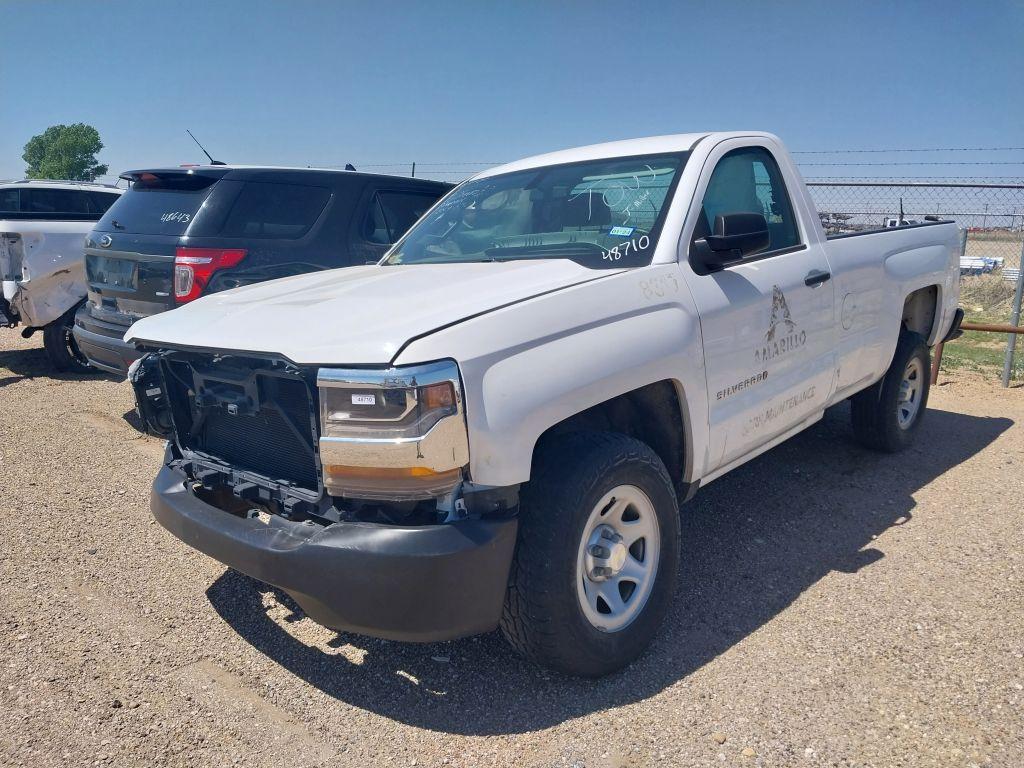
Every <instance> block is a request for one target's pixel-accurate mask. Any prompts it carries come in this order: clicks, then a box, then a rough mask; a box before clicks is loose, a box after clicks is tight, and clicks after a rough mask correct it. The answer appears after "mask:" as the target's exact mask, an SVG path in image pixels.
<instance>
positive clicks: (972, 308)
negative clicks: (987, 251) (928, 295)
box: [960, 273, 1015, 322]
mask: <svg viewBox="0 0 1024 768" xmlns="http://www.w3.org/2000/svg"><path fill="white" fill-rule="evenodd" d="M1014 290H1015V285H1014V284H1013V283H1012V282H1010V281H1009V280H1004V279H1003V278H1002V276H1001V275H999V274H998V273H995V274H988V275H974V276H972V277H965V278H963V281H962V282H961V283H960V306H962V307H963V308H964V314H965V315H966V316H967V317H968V318H969V319H971V320H976V321H981V322H985V321H992V322H995V321H998V322H1006V319H1007V318H1008V317H1009V316H1010V311H1011V308H1012V304H1013V293H1014Z"/></svg>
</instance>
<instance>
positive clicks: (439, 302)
mask: <svg viewBox="0 0 1024 768" xmlns="http://www.w3.org/2000/svg"><path fill="white" fill-rule="evenodd" d="M621 271H623V270H600V271H595V270H592V269H587V268H586V267H582V266H580V265H579V264H575V263H574V262H571V261H567V260H563V259H551V260H543V261H532V260H531V261H511V262H484V263H468V264H403V265H394V266H377V265H372V266H365V267H348V268H346V269H335V270H330V271H327V272H314V273H311V274H305V275H297V276H295V277H288V278H283V279H280V280H272V281H269V282H265V283H257V284H255V285H249V286H245V287H242V288H235V289H234V290H230V291H225V292H223V293H215V294H212V295H210V296H206V297H204V298H201V299H198V300H196V301H194V302H192V303H191V304H187V305H185V306H183V307H180V308H178V309H175V310H173V311H170V312H163V313H161V314H158V315H153V316H152V317H147V318H145V319H143V320H139V321H138V322H136V323H135V324H134V325H133V326H132V327H131V328H130V329H129V330H128V333H126V334H125V337H124V338H125V341H129V342H141V343H144V344H146V345H148V346H169V347H190V348H202V349H217V350H225V351H237V352H262V353H270V354H275V355H281V356H283V357H285V358H287V359H289V360H291V361H293V362H295V363H300V364H317V363H322V364H329V365H366V364H387V363H389V362H390V361H391V360H392V359H394V357H395V356H396V354H397V353H398V351H399V350H400V349H401V348H402V346H404V345H405V344H406V342H408V341H409V340H411V339H414V338H417V337H419V336H423V335H425V334H428V333H430V332H431V331H433V330H436V329H438V328H441V327H443V326H447V325H451V324H452V323H456V322H458V321H460V320H464V319H465V318H468V317H472V316H474V315H479V314H482V313H485V312H489V311H491V310H494V309H497V308H499V307H502V306H506V305H508V304H513V303H515V302H519V301H523V300H525V299H529V298H531V297H533V296H537V295H539V294H542V293H547V292H549V291H554V290H558V289H559V288H566V287H569V286H572V285H576V284H579V283H584V282H587V281H590V280H595V279H599V278H601V277H607V276H608V275H611V274H615V273H617V272H621Z"/></svg>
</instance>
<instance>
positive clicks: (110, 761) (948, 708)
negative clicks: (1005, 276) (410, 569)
mask: <svg viewBox="0 0 1024 768" xmlns="http://www.w3.org/2000/svg"><path fill="white" fill-rule="evenodd" d="M15 339H16V334H15V333H13V332H4V333H3V334H2V336H0V477H2V478H3V481H2V487H3V492H2V501H0V512H2V515H0V541H2V544H0V606H2V609H3V610H2V615H0V643H2V645H3V649H4V650H3V654H2V657H0V763H2V764H3V765H29V766H55V765H125V766H127V765H132V766H134V765H145V766H149V765H173V766H186V765H187V766H221V765H232V764H240V765H246V766H283V765H288V766H331V767H334V766H338V767H340V766H360V768H362V767H363V766H368V765H397V766H411V765H419V766H434V765H459V766H472V765H515V766H534V765H537V766H548V765H558V766H563V765H565V766H570V765H571V766H584V765H586V766H646V765H658V766H661V765H666V766H681V765H709V764H710V765H736V766H753V765H764V766H790V765H796V766H895V765H900V766H918V765H920V766H931V765H935V766H971V765H979V766H985V765H993V766H1019V765H1022V764H1024V716H1022V714H1021V712H1022V705H1024V690H1022V689H1024V619H1022V614H1024V436H1022V435H1024V433H1022V431H1021V429H1020V428H1018V427H1017V425H1016V423H1017V422H1018V421H1019V420H1021V419H1024V392H1022V391H1021V390H1016V389H1015V390H1010V391H1003V390H1001V389H999V388H998V387H997V386H995V385H994V384H992V383H988V382H986V381H985V380H983V379H980V378H966V377H964V376H963V375H961V377H959V378H956V379H954V380H949V379H948V378H946V381H947V382H948V383H946V384H945V385H943V386H940V387H938V388H937V389H935V390H934V391H933V396H932V406H933V410H932V411H931V412H930V413H929V414H928V420H927V422H926V423H925V424H924V425H923V430H924V431H923V434H922V435H921V439H920V440H919V442H918V444H917V447H916V448H915V449H913V450H911V451H909V452H908V453H906V454H903V455H901V456H898V457H893V456H878V455H875V454H871V453H867V452H865V451H863V450H861V449H859V448H857V447H855V446H854V445H853V443H852V441H851V436H850V430H849V428H848V426H847V414H846V412H845V410H844V409H842V408H839V409H836V410H835V412H833V413H830V414H829V415H828V416H827V417H826V419H825V420H824V422H822V423H821V424H819V425H817V426H815V427H814V428H812V429H811V430H809V431H807V432H806V433H804V434H803V435H801V436H799V437H798V438H796V439H795V440H793V441H791V442H790V443H788V444H786V445H783V446H781V447H779V448H778V449H776V450H774V451H772V452H771V453H770V454H768V455H766V456H764V457H762V458H760V459H758V460H756V461H754V462H752V463H750V464H748V465H747V466H745V467H744V468H742V469H740V470H738V471H736V472H734V473H732V474H731V475H729V476H728V477H726V478H723V479H722V480H719V481H718V482H716V483H714V484H713V485H711V486H709V487H708V488H707V489H705V490H703V491H701V493H700V494H699V495H698V497H697V499H696V500H695V501H694V502H693V503H691V504H690V505H688V506H687V507H686V508H685V515H684V520H685V523H684V529H683V537H684V553H683V566H684V567H683V573H682V577H681V579H680V584H679V596H678V599H677V601H676V606H675V609H674V611H673V612H672V614H671V616H670V618H669V621H668V623H667V626H666V627H665V628H664V631H663V633H662V634H661V636H660V639H659V640H658V642H657V643H656V645H655V647H654V648H653V650H652V651H651V652H650V653H649V654H647V655H646V656H645V657H644V658H643V659H642V660H641V661H639V662H638V663H636V664H635V665H633V666H632V667H631V668H629V669H628V670H626V671H625V672H623V673H621V674H619V675H617V676H614V677H611V678H608V679H605V680H601V681H598V682H581V681H575V680H567V679H565V678H562V677H559V676H557V675H554V674H549V673H546V672H544V671H542V670H539V669H537V668H535V667H532V666H530V665H528V664H526V663H524V662H522V661H520V660H519V659H518V658H517V657H515V656H514V655H513V654H512V653H511V652H510V651H509V649H508V648H507V647H506V646H505V645H504V643H503V642H502V641H501V639H500V637H498V636H496V635H492V636H486V637H482V638H478V639H473V640H465V641H460V642H455V643H447V644H438V645H432V646H403V645H398V644H394V643H389V642H384V641H378V640H371V639H367V638H363V637H358V636H349V635H342V636H338V635H336V634H335V633H333V632H329V631H327V630H324V629H322V628H319V627H317V626H316V625H314V624H313V623H312V622H311V621H310V620H309V619H306V618H304V617H303V616H301V615H299V614H297V613H296V612H294V611H293V610H292V606H290V605H289V603H288V601H287V598H285V597H284V596H282V595H280V594H278V593H275V592H274V591H272V590H270V589H269V588H267V587H265V586H263V585H261V584H259V583H256V582H254V581H252V580H250V579H248V578H246V577H244V576H241V575H239V574H237V573H233V572H229V571H227V570H226V569H225V568H224V567H222V566H221V565H219V564H218V563H216V562H214V561H212V560H210V559H208V558H206V557H204V556H202V555H200V554H198V553H196V552H194V551H192V550H190V549H189V548H187V547H186V546H184V545H183V544H181V543H179V542H178V541H177V540H175V539H174V538H173V537H171V535H170V534H168V533H166V532H165V531H164V530H163V529H162V528H160V527H159V526H158V525H156V524H154V523H153V521H152V520H151V518H150V515H149V510H148V502H147V498H148V492H149V482H150V479H151V478H152V476H153V474H154V472H155V470H156V467H157V465H158V462H159V459H160V455H161V452H162V451H161V446H160V445H159V444H158V442H157V441H155V440H151V439H149V438H144V437H140V436H139V435H138V434H137V433H136V432H135V431H134V430H133V429H132V427H131V426H130V425H129V424H128V423H127V422H126V420H125V418H124V416H125V414H126V412H128V411H129V409H130V406H131V399H130V392H129V389H128V387H127V385H126V384H123V383H117V382H115V381H113V380H110V379H106V378H102V377H97V378H92V379H76V378H73V377H53V376H51V375H50V374H49V370H48V367H47V365H46V361H45V358H44V356H43V354H42V350H41V349H40V348H39V345H38V343H37V342H36V341H28V342H25V341H22V340H20V339H16V340H15ZM468 577H471V576H468Z"/></svg>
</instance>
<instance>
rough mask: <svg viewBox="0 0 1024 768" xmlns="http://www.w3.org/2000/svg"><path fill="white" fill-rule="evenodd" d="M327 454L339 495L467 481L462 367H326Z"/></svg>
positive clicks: (421, 490)
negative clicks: (465, 476) (465, 473)
mask: <svg viewBox="0 0 1024 768" xmlns="http://www.w3.org/2000/svg"><path fill="white" fill-rule="evenodd" d="M317 386H318V387H319V390H320V459H321V463H322V464H323V473H324V485H325V486H326V488H327V492H328V493H330V494H331V495H332V496H348V497H356V498H366V499H392V500H399V499H417V498H429V497H432V496H440V495H443V494H445V493H447V492H448V491H450V490H451V489H452V488H454V487H455V485H456V484H457V483H458V482H459V480H460V479H462V472H463V468H464V467H465V466H466V464H468V463H469V446H468V439H467V436H466V424H465V418H464V416H463V408H462V388H461V384H460V382H459V370H458V366H456V364H455V363H454V362H451V361H442V362H438V363H429V364H426V365H417V366H409V367H403V368H389V369H387V370H364V369H338V368H321V369H320V370H319V372H318V374H317Z"/></svg>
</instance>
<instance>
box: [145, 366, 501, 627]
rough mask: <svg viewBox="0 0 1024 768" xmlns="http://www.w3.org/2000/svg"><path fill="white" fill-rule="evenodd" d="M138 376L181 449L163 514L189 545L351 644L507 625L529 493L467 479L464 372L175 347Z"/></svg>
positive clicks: (169, 472)
mask: <svg viewBox="0 0 1024 768" xmlns="http://www.w3.org/2000/svg"><path fill="white" fill-rule="evenodd" d="M129 378H130V381H131V383H132V386H133V387H134V389H135V393H136V399H137V406H138V411H139V415H140V417H141V418H142V419H143V420H144V422H145V423H146V425H147V427H148V429H149V430H150V431H152V432H154V433H156V434H161V435H164V436H166V437H168V438H169V443H168V452H167V457H166V465H165V467H164V468H163V470H162V471H161V473H160V476H159V477H158V478H157V481H156V483H155V484H154V491H153V500H152V505H153V512H154V515H155V516H156V518H157V520H158V521H159V522H161V523H162V524H163V525H164V526H165V527H167V528H168V529H169V530H171V531H172V532H173V533H175V535H178V536H179V538H182V539H183V540H184V541H186V542H187V543H189V544H191V545H192V546H194V547H196V548H197V549H200V550H201V551H204V552H206V553H207V554H210V555H211V556H213V557H215V558H216V559H218V560H221V561H222V562H224V563H226V564H228V565H231V566H232V567H235V568H236V569H238V570H241V571H243V572H245V573H248V574H249V575H251V576H254V577H255V578H258V579H261V580H263V581H267V582H269V583H271V584H274V585H276V586H278V587H280V588H282V589H285V590H286V591H288V592H289V593H291V594H292V595H293V597H294V598H295V599H296V601H297V602H298V603H299V604H300V605H302V606H303V608H305V609H306V611H307V613H309V614H310V616H312V617H313V618H314V619H316V620H317V621H319V622H320V623H322V624H325V625H326V626H329V627H332V628H335V629H344V630H353V631H359V632H363V633H365V634H371V635H377V636H381V637H390V638H395V639H403V640H437V639H444V638H450V637H459V636H463V635H467V634H473V633H477V632H482V631H487V630H489V629H491V628H493V627H494V626H496V624H497V621H498V617H499V615H500V611H501V605H502V601H503V598H504V589H505V580H506V579H507V575H508V568H509V563H510V561H511V556H512V550H513V548H514V542H515V531H516V518H515V511H516V505H517V501H518V500H517V489H516V488H510V489H493V488H478V487H475V486H473V484H472V483H471V482H469V479H468V477H467V476H466V471H467V466H468V463H469V457H468V441H467V438H466V427H465V417H464V413H463V406H462V392H461V384H460V382H459V379H458V369H457V367H456V366H455V364H454V363H449V362H442V363H434V364H430V365H426V366H416V367H414V368H405V369H389V370H386V371H379V370H377V371H374V370H363V369H327V368H320V369H307V368H304V367H299V366H296V365H294V364H292V363H290V362H289V361H286V360H282V359H278V358H269V357H268V358H256V357H250V356H246V357H241V356H233V355H228V354H207V353H203V354H200V353H194V352H188V351H174V350H164V351H161V352H158V353H153V354H149V355H147V356H145V357H143V358H142V359H141V360H140V361H138V363H137V364H136V365H134V366H133V367H132V370H131V371H130V373H129ZM353 569H357V570H353ZM314 573H315V574H316V578H311V574H314ZM368 574H369V575H373V576H374V578H371V579H367V575H368ZM353 590H355V592H353ZM356 593H358V594H356Z"/></svg>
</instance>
